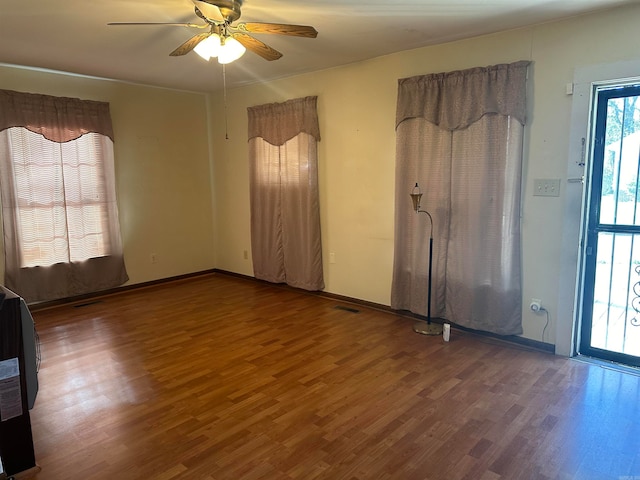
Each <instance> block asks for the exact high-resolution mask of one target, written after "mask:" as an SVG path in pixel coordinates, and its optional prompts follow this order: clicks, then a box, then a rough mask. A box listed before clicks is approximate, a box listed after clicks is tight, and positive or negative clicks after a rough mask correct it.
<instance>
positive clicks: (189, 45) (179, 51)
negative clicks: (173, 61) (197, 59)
mask: <svg viewBox="0 0 640 480" xmlns="http://www.w3.org/2000/svg"><path fill="white" fill-rule="evenodd" d="M210 35H211V32H207V33H199V34H198V35H194V36H193V37H191V38H190V39H189V40H187V41H186V42H184V43H183V44H182V45H180V46H179V47H178V48H176V49H175V50H174V51H173V52H171V53H170V54H169V55H171V56H172V57H178V56H180V55H186V54H187V53H189V52H190V51H191V50H193V49H194V48H195V47H196V45H198V44H199V43H200V42H201V41H203V40H204V39H205V38H207V37H208V36H210Z"/></svg>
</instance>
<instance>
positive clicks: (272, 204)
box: [248, 97, 324, 290]
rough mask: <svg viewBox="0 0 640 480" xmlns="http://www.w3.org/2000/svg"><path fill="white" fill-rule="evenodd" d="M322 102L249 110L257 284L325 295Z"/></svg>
mask: <svg viewBox="0 0 640 480" xmlns="http://www.w3.org/2000/svg"><path fill="white" fill-rule="evenodd" d="M316 105H317V97H305V98H300V99H294V100H289V101H287V102H284V103H272V104H267V105H259V106H255V107H250V108H248V115H249V172H250V195H251V251H252V257H253V270H254V275H255V277H256V278H258V279H261V280H266V281H269V282H273V283H287V284H288V285H291V286H293V287H298V288H303V289H305V290H322V289H323V288H324V277H323V271H322V241H321V232H320V201H319V193H318V154H317V142H318V141H319V140H320V130H319V126H318V114H317V106H316Z"/></svg>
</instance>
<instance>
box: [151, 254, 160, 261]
mask: <svg viewBox="0 0 640 480" xmlns="http://www.w3.org/2000/svg"><path fill="white" fill-rule="evenodd" d="M151 263H158V254H157V253H152V254H151Z"/></svg>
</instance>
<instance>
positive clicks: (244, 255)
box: [242, 250, 249, 260]
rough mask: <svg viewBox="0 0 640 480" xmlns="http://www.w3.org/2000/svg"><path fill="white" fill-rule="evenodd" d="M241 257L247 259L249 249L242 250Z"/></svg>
mask: <svg viewBox="0 0 640 480" xmlns="http://www.w3.org/2000/svg"><path fill="white" fill-rule="evenodd" d="M242 258H244V259H245V260H249V251H248V250H245V251H244V252H242Z"/></svg>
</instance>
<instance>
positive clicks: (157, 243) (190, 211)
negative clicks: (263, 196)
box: [0, 65, 215, 284]
mask: <svg viewBox="0 0 640 480" xmlns="http://www.w3.org/2000/svg"><path fill="white" fill-rule="evenodd" d="M0 88H1V89H7V90H18V91H23V92H32V93H41V94H47V95H56V96H68V97H77V98H83V99H88V100H99V101H105V102H109V104H110V110H111V117H112V122H113V129H114V135H115V144H114V156H115V170H116V182H117V196H118V206H119V215H120V224H121V229H122V237H123V243H124V256H125V263H126V266H127V271H128V273H129V277H130V279H129V284H135V283H141V282H146V281H151V280H155V279H160V278H166V277H173V276H177V275H182V274H187V273H192V272H198V271H202V270H208V269H211V268H214V266H215V264H214V248H215V242H214V235H213V221H212V218H213V215H212V208H213V207H212V194H211V181H210V179H211V169H210V158H209V143H208V141H209V140H208V126H207V121H208V120H207V102H206V96H205V95H203V94H197V93H188V92H178V91H172V90H166V89H160V88H152V87H143V86H136V85H130V84H124V83H120V82H114V81H107V80H100V79H92V78H86V77H79V76H70V75H64V74H59V73H53V72H44V71H36V70H32V69H24V68H15V67H11V66H6V65H0ZM151 254H155V255H156V258H157V262H156V263H152V261H151ZM0 257H2V256H0ZM0 275H2V276H4V265H3V259H2V258H0Z"/></svg>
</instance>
